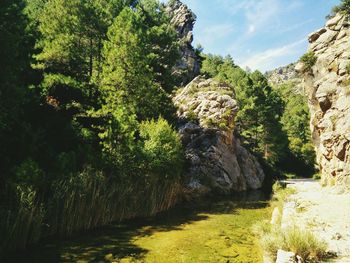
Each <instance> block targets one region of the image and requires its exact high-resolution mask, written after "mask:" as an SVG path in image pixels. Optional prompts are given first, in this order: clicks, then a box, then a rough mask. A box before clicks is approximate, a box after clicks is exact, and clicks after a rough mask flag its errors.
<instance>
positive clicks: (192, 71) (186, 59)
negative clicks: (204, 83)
mask: <svg viewBox="0 0 350 263" xmlns="http://www.w3.org/2000/svg"><path fill="white" fill-rule="evenodd" d="M167 12H168V14H169V15H170V17H171V24H172V25H174V27H175V29H176V31H177V33H178V37H179V45H180V56H181V59H180V60H179V62H178V63H177V65H176V66H175V68H174V75H175V76H176V77H177V78H178V85H179V86H184V85H186V84H187V83H189V82H190V81H191V80H192V79H193V78H194V77H196V76H197V75H198V74H199V70H200V66H199V59H198V57H197V55H196V52H195V50H194V48H193V47H192V41H193V33H192V31H193V26H194V23H195V21H196V15H195V14H194V13H193V12H192V11H191V10H190V9H189V8H188V7H187V6H186V5H185V4H183V3H182V2H181V1H179V0H174V1H170V3H169V5H168V6H167Z"/></svg>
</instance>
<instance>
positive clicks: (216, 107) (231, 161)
mask: <svg viewBox="0 0 350 263" xmlns="http://www.w3.org/2000/svg"><path fill="white" fill-rule="evenodd" d="M174 103H175V105H176V106H177V108H178V112H177V113H178V116H179V118H180V128H179V130H180V134H181V137H182V142H183V145H184V148H185V154H186V158H187V160H188V162H189V164H190V167H189V170H188V172H187V179H188V185H189V186H190V187H191V188H194V189H202V188H204V189H207V190H209V191H214V192H217V193H220V194H229V193H231V192H235V191H244V190H247V189H258V188H260V187H261V186H262V182H263V180H264V177H265V175H264V172H263V170H262V168H261V166H260V164H259V163H258V161H257V159H256V158H255V157H254V156H253V155H252V154H250V153H249V152H248V151H247V150H246V149H245V148H244V147H242V146H241V143H240V141H239V139H238V138H237V137H235V136H234V120H235V116H236V114H237V112H238V106H237V102H236V100H235V95H234V92H233V88H232V87H230V86H229V85H226V84H224V83H221V82H218V81H216V80H213V79H205V78H204V77H202V76H198V77H197V78H195V79H194V80H193V81H192V82H191V83H189V84H188V85H187V86H186V87H185V88H182V89H180V90H179V91H178V94H177V95H176V96H175V97H174Z"/></svg>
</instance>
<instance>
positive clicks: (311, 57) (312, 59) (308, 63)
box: [300, 52, 317, 73]
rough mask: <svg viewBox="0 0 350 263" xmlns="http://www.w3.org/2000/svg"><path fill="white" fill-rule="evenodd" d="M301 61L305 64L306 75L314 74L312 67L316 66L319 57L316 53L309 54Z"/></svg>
mask: <svg viewBox="0 0 350 263" xmlns="http://www.w3.org/2000/svg"><path fill="white" fill-rule="evenodd" d="M300 61H301V62H302V63H303V64H304V68H303V71H304V73H306V72H312V67H313V66H314V65H315V63H316V61H317V57H316V56H315V54H314V52H307V53H306V54H304V55H303V56H302V57H301V58H300Z"/></svg>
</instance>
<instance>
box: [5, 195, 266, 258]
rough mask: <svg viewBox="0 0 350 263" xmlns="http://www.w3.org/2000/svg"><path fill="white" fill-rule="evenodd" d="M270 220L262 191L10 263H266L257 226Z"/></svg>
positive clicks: (48, 247)
mask: <svg viewBox="0 0 350 263" xmlns="http://www.w3.org/2000/svg"><path fill="white" fill-rule="evenodd" d="M270 216H271V208H270V207H269V205H268V201H267V200H264V197H263V196H262V195H261V193H260V194H259V193H258V192H253V193H251V194H248V195H245V196H241V197H231V198H226V199H218V200H201V201H196V202H195V203H191V204H186V205H180V206H178V207H176V208H174V209H172V210H170V211H167V212H165V213H162V214H161V215H159V216H157V217H156V218H151V219H138V220H132V221H129V222H126V223H122V224H120V223H118V224H114V225H111V226H108V227H104V228H102V229H99V230H95V231H92V232H89V233H88V234H80V235H77V236H76V237H73V238H71V239H70V240H67V241H55V240H51V241H47V240H46V241H45V243H43V244H42V245H38V246H36V247H33V248H31V249H30V251H27V252H21V253H20V252H18V253H16V255H11V257H9V258H8V259H6V262H38V263H39V262H50V263H51V262H53V263H55V262H80V263H83V262H124V263H126V262H146V263H147V262H156V263H158V262H159V263H163V262H164V263H172V262H174V263H178V262H185V263H186V262H193V263H197V262H208V263H220V262H223V263H228V262H254V263H256V262H262V251H261V248H260V246H259V242H258V238H257V237H256V236H255V235H254V234H253V233H252V230H251V227H252V225H254V224H255V223H257V222H259V221H262V220H268V219H269V218H270Z"/></svg>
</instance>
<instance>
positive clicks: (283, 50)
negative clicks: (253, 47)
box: [240, 38, 306, 71]
mask: <svg viewBox="0 0 350 263" xmlns="http://www.w3.org/2000/svg"><path fill="white" fill-rule="evenodd" d="M305 43H306V39H304V38H303V39H301V40H298V41H296V42H293V43H291V44H288V45H285V46H282V47H278V48H273V49H267V50H265V51H263V52H259V53H256V54H254V55H252V56H250V57H248V58H247V59H246V60H245V61H243V63H240V64H241V66H242V67H243V68H244V67H249V68H251V69H253V70H255V69H259V70H261V71H265V70H269V69H273V68H276V67H278V66H281V65H279V63H283V61H284V58H285V57H288V56H292V55H295V54H297V53H299V52H300V48H301V46H302V45H304V44H305Z"/></svg>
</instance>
